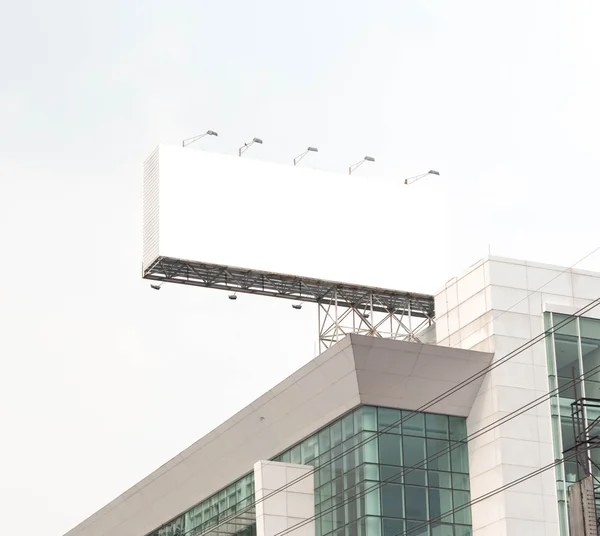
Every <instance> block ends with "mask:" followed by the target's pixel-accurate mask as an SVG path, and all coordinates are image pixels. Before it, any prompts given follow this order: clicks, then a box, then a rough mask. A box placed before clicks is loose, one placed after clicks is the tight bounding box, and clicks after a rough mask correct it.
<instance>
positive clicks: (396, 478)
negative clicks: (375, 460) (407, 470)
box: [381, 465, 404, 484]
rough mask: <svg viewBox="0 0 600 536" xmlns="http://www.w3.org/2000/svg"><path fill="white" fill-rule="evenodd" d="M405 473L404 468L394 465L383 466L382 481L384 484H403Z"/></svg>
mask: <svg viewBox="0 0 600 536" xmlns="http://www.w3.org/2000/svg"><path fill="white" fill-rule="evenodd" d="M403 473H404V469H402V467H397V466H394V465H382V466H381V481H382V482H392V483H395V484H402V482H403V478H402V475H403Z"/></svg>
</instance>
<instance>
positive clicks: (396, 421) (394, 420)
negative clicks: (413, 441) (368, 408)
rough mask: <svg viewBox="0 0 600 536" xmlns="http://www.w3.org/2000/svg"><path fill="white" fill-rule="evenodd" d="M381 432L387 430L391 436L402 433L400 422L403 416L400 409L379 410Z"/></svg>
mask: <svg viewBox="0 0 600 536" xmlns="http://www.w3.org/2000/svg"><path fill="white" fill-rule="evenodd" d="M377 417H378V419H379V430H380V431H381V430H385V431H386V432H388V433H390V434H399V433H400V421H401V419H402V414H401V413H400V410H399V409H389V408H378V409H377Z"/></svg>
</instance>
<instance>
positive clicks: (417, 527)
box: [406, 521, 429, 536]
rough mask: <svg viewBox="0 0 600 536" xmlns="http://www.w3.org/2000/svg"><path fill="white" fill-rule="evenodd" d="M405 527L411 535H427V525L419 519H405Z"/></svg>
mask: <svg viewBox="0 0 600 536" xmlns="http://www.w3.org/2000/svg"><path fill="white" fill-rule="evenodd" d="M406 528H407V530H408V531H409V534H410V535H411V536H429V525H427V524H426V523H423V522H421V521H407V522H406Z"/></svg>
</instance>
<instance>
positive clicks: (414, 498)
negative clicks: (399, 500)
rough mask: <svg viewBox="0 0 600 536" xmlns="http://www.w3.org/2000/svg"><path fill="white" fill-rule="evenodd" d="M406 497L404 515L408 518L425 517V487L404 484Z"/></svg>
mask: <svg viewBox="0 0 600 536" xmlns="http://www.w3.org/2000/svg"><path fill="white" fill-rule="evenodd" d="M404 493H405V499H406V517H407V518H408V519H417V520H425V519H427V488H419V487H416V486H404Z"/></svg>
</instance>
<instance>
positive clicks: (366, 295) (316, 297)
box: [143, 257, 434, 350]
mask: <svg viewBox="0 0 600 536" xmlns="http://www.w3.org/2000/svg"><path fill="white" fill-rule="evenodd" d="M143 277H144V278H145V279H152V280H154V281H161V282H169V283H179V284H182V285H193V286H197V287H204V288H213V289H219V290H226V291H229V292H239V293H246V294H257V295H259V296H270V297H274V298H284V299H288V300H294V301H296V302H308V303H316V304H317V306H318V326H319V346H320V349H321V350H324V349H326V348H329V347H330V346H331V345H333V344H335V343H336V342H338V341H339V340H341V339H342V338H343V337H345V336H346V335H348V334H350V333H358V334H362V335H370V336H373V337H382V338H386V339H400V340H410V341H416V342H419V341H420V338H419V337H420V335H421V334H422V333H423V332H424V331H425V330H426V329H427V328H429V327H430V326H432V325H433V321H434V303H433V296H431V295H428V294H417V293H414V292H404V291H400V290H391V289H384V288H378V287H368V286H364V285H352V284H347V283H340V282H337V281H325V280H322V279H314V278H309V277H301V276H296V275H286V274H278V273H274V272H265V271H262V270H252V269H248V268H236V267H233V266H224V265H219V264H210V263H205V262H197V261H186V260H182V259H177V258H173V257H158V258H157V259H156V260H155V261H154V262H153V263H152V264H151V265H150V267H149V268H147V269H146V270H144V272H143Z"/></svg>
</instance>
